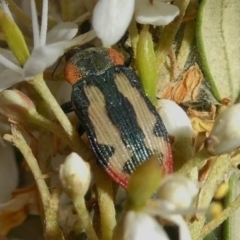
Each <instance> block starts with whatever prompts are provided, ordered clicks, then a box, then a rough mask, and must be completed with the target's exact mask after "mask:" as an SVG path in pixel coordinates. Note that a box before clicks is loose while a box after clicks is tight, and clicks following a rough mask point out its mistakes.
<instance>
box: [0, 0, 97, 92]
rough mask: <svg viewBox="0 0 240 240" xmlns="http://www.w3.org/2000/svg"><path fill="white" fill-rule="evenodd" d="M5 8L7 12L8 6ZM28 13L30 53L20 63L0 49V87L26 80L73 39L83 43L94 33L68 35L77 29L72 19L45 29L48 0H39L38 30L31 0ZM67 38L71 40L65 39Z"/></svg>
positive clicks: (53, 59)
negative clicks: (39, 23)
mask: <svg viewBox="0 0 240 240" xmlns="http://www.w3.org/2000/svg"><path fill="white" fill-rule="evenodd" d="M4 3H5V2H4V1H3V0H2V4H3V6H5V8H6V4H4ZM5 8H4V9H5ZM7 12H9V10H8V11H7ZM31 13H32V26H33V40H34V47H33V50H32V52H31V56H30V57H29V59H28V60H27V62H26V63H25V64H24V66H23V67H20V66H19V63H18V62H17V60H16V59H15V57H14V55H13V54H12V53H11V52H10V51H8V50H4V49H1V50H0V53H1V54H0V69H1V70H2V71H1V73H0V79H3V80H2V81H1V82H0V90H3V89H6V88H8V87H10V86H12V85H13V84H16V83H18V82H20V81H22V80H30V79H31V78H32V77H33V76H35V75H37V74H38V73H41V72H43V71H44V70H45V69H46V68H47V67H49V66H51V65H52V64H53V63H54V62H55V61H56V60H57V59H58V58H59V57H60V56H62V55H63V54H64V50H65V49H67V48H69V47H71V46H73V45H76V44H77V42H79V44H81V43H82V44H83V43H85V42H87V41H89V40H90V39H92V38H94V37H95V33H93V31H90V32H89V33H87V34H83V35H81V36H79V37H76V38H75V39H72V38H73V37H74V36H75V35H76V33H77V31H78V25H77V24H75V23H74V22H61V23H59V24H57V25H56V26H55V27H53V28H52V29H51V30H50V31H49V32H48V33H47V20H48V0H44V1H43V7H42V16H41V17H42V22H41V30H40V31H39V26H38V21H37V12H36V6H35V1H34V0H31ZM70 39H72V40H71V41H69V40H70ZM3 66H4V67H3Z"/></svg>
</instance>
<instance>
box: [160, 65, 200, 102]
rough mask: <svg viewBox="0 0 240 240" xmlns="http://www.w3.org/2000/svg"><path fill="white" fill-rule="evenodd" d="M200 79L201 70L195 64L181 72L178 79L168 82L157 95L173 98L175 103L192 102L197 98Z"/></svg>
mask: <svg viewBox="0 0 240 240" xmlns="http://www.w3.org/2000/svg"><path fill="white" fill-rule="evenodd" d="M202 79H203V75H202V72H201V70H200V68H199V67H198V65H197V64H195V65H194V66H191V67H190V68H189V69H188V70H187V71H186V72H185V73H184V74H183V77H182V79H181V80H180V81H176V82H173V83H169V84H168V85H167V87H166V88H165V90H164V91H163V92H162V94H160V96H159V97H160V98H165V99H170V100H173V101H175V102H176V103H184V102H188V101H193V102H194V101H196V100H197V97H198V94H199V90H200V86H201V82H202Z"/></svg>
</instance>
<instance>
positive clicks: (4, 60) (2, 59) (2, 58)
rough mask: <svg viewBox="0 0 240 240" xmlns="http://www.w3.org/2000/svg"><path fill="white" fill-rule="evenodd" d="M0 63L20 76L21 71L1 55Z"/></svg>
mask: <svg viewBox="0 0 240 240" xmlns="http://www.w3.org/2000/svg"><path fill="white" fill-rule="evenodd" d="M0 63H1V64H2V65H4V66H5V67H6V68H9V69H11V70H12V71H14V72H16V73H20V74H22V69H21V68H20V67H19V66H18V65H16V64H15V63H13V62H11V61H10V60H9V59H7V58H6V57H4V56H3V55H0Z"/></svg>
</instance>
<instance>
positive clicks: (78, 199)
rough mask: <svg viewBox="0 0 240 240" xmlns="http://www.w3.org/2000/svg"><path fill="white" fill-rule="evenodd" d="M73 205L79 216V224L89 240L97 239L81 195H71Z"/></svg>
mask: <svg viewBox="0 0 240 240" xmlns="http://www.w3.org/2000/svg"><path fill="white" fill-rule="evenodd" d="M72 200H73V203H74V206H75V208H76V211H77V213H78V216H79V218H80V221H81V224H82V226H83V228H84V230H85V232H86V234H87V236H88V239H89V240H98V237H97V235H96V232H95V230H94V229H93V226H92V222H91V218H90V216H89V213H88V210H87V208H86V205H85V200H84V197H83V196H74V197H72Z"/></svg>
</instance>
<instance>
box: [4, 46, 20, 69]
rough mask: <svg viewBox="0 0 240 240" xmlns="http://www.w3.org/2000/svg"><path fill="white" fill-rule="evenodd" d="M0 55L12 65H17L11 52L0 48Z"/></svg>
mask: <svg viewBox="0 0 240 240" xmlns="http://www.w3.org/2000/svg"><path fill="white" fill-rule="evenodd" d="M0 54H1V55H3V56H4V57H5V58H7V59H8V60H10V61H11V62H13V63H14V64H16V65H19V62H18V60H17V59H16V58H15V56H14V54H13V53H12V51H10V50H7V49H4V48H0Z"/></svg>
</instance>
